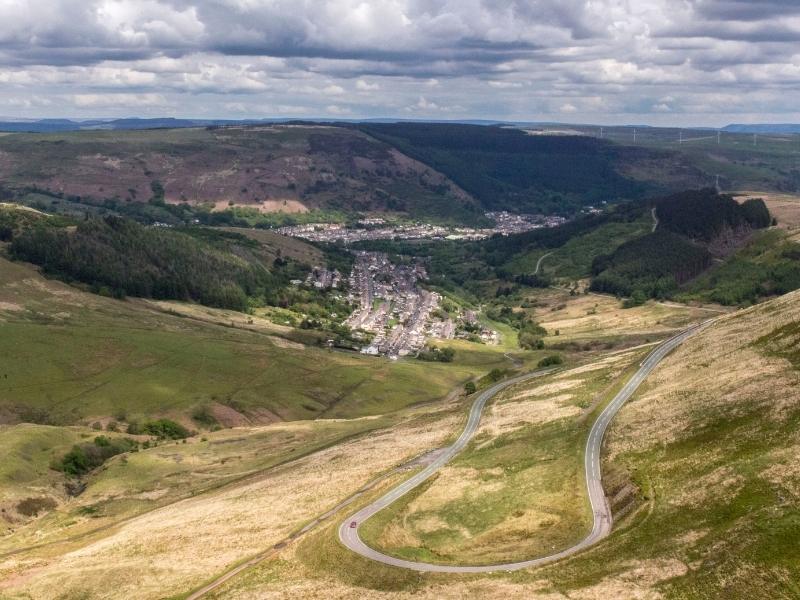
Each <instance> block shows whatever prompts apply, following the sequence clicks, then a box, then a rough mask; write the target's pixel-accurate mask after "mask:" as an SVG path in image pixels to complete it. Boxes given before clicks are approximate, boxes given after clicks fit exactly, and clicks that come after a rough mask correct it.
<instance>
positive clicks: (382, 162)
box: [0, 123, 483, 223]
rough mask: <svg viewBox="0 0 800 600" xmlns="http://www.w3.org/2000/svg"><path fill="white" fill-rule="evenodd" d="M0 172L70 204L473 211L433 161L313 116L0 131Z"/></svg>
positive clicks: (454, 214)
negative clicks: (237, 123)
mask: <svg viewBox="0 0 800 600" xmlns="http://www.w3.org/2000/svg"><path fill="white" fill-rule="evenodd" d="M134 124H135V123H134ZM54 126H60V125H59V124H54ZM0 181H1V182H2V183H3V185H4V186H5V187H6V188H8V189H11V190H12V191H16V193H17V194H18V195H19V194H24V193H25V192H26V191H27V192H31V191H34V192H36V191H44V192H46V193H49V194H58V195H59V197H61V198H63V200H66V201H68V202H73V203H74V202H90V203H95V204H96V203H101V204H102V203H104V202H108V201H110V202H116V203H123V204H125V203H129V204H133V203H138V204H142V203H144V204H147V203H148V201H151V200H155V201H165V202H167V203H170V204H180V203H184V202H186V203H189V204H194V205H208V206H211V207H213V208H214V209H215V210H217V211H223V210H226V209H228V208H230V207H233V206H236V207H249V208H251V209H254V210H258V211H261V212H275V211H282V212H285V213H303V212H308V211H314V210H326V211H342V212H346V213H354V212H358V211H377V212H384V211H388V212H395V213H401V214H407V215H409V216H413V217H417V218H427V219H432V220H440V221H457V222H463V223H475V222H477V221H480V220H482V219H483V215H482V213H483V209H482V207H481V206H480V205H479V204H478V203H477V202H476V201H475V200H474V199H473V198H472V197H471V196H470V195H469V194H468V193H466V192H464V191H463V190H462V189H461V188H459V186H458V185H456V184H455V183H453V181H452V180H450V179H449V178H447V177H446V176H444V175H442V174H441V173H439V172H437V171H436V170H434V169H432V168H430V167H429V166H427V165H425V164H422V163H420V162H419V161H417V160H414V159H413V158H411V157H409V156H407V155H405V154H403V153H402V152H400V151H399V150H397V149H396V148H393V147H392V146H390V145H388V144H386V143H384V142H380V141H378V140H375V139H373V138H371V137H369V136H367V135H365V134H364V133H362V132H359V131H356V130H354V129H350V128H342V127H333V126H327V125H319V124H316V125H309V124H307V125H263V126H253V127H243V126H242V127H224V128H220V127H194V128H183V129H147V130H126V131H102V130H95V131H72V132H55V133H48V134H41V133H38V134H36V133H34V134H13V135H5V136H2V137H0Z"/></svg>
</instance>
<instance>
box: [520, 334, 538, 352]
mask: <svg viewBox="0 0 800 600" xmlns="http://www.w3.org/2000/svg"><path fill="white" fill-rule="evenodd" d="M518 342H519V347H520V348H525V349H526V350H542V349H543V348H544V340H543V339H542V338H540V337H537V336H536V335H534V334H532V333H530V332H529V331H523V332H522V333H520V334H519V338H518Z"/></svg>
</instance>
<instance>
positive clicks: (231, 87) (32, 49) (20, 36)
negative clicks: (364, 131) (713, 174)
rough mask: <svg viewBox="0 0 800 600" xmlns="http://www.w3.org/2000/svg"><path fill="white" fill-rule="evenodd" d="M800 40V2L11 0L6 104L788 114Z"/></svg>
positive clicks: (89, 112)
mask: <svg viewBox="0 0 800 600" xmlns="http://www.w3.org/2000/svg"><path fill="white" fill-rule="evenodd" d="M798 41H800V2H797V1H796V0H784V1H781V0H766V1H761V2H759V1H754V2H744V1H739V0H683V1H679V0H637V1H636V2H632V1H630V0H591V1H589V0H427V1H425V0H369V1H366V0H316V1H314V0H0V84H1V85H0V114H4V115H11V116H42V115H52V114H55V113H59V114H65V113H69V114H70V115H71V116H103V115H109V116H112V115H117V114H131V113H132V112H136V113H141V114H186V115H187V116H190V114H191V115H196V116H211V115H216V116H233V117H235V116H270V115H276V116H280V115H291V116H328V115H338V116H379V115H394V116H403V117H437V118H463V117H496V118H526V119H536V118H548V119H550V118H563V119H564V120H568V119H569V120H574V119H576V118H578V117H580V118H583V119H586V120H590V119H595V120H607V121H620V120H630V119H635V120H637V121H642V120H643V119H644V120H648V119H649V120H650V121H652V122H654V123H657V122H666V121H667V120H669V119H672V122H676V123H681V122H683V123H688V122H691V121H693V120H694V121H697V120H703V121H709V120H714V121H718V120H724V119H728V118H735V117H737V116H741V117H742V120H744V119H751V118H755V117H756V116H763V118H764V120H768V119H769V117H770V115H780V118H781V119H787V118H797V116H798V115H797V110H798V109H796V108H795V107H794V106H793V104H794V103H793V102H791V97H792V94H796V92H797V91H798V87H799V86H800V67H799V66H798V65H800V53H799V52H800V50H799V48H800V46H798V43H797V42H798ZM795 97H796V96H795ZM744 100H746V101H744Z"/></svg>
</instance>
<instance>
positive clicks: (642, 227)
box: [508, 214, 652, 279]
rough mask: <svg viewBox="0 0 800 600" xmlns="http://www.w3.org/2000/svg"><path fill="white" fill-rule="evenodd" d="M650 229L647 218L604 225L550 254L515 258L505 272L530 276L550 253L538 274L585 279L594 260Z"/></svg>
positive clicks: (577, 237) (535, 251)
mask: <svg viewBox="0 0 800 600" xmlns="http://www.w3.org/2000/svg"><path fill="white" fill-rule="evenodd" d="M651 228H652V221H651V219H650V215H649V214H647V215H643V216H642V218H641V219H639V220H637V221H633V222H631V223H607V224H605V225H601V226H600V227H597V228H596V229H594V230H592V231H590V232H588V233H586V234H583V235H579V236H576V237H574V238H572V239H570V240H569V241H568V242H567V243H566V244H564V245H563V246H561V247H559V248H556V249H555V250H554V251H552V252H551V251H550V250H540V249H537V250H533V251H530V252H525V253H523V254H521V255H519V256H517V257H515V258H514V259H513V260H512V261H511V262H510V263H509V265H508V268H509V270H510V271H511V272H512V273H515V274H531V273H533V271H534V270H535V268H536V262H537V261H538V260H539V258H540V257H541V256H543V255H544V254H548V253H550V254H549V255H548V256H547V258H545V259H544V260H543V261H542V264H541V267H540V269H541V273H540V274H542V275H550V276H553V277H558V278H564V279H580V278H582V277H588V276H589V274H590V269H591V266H592V260H593V259H594V258H595V257H596V256H598V255H600V254H608V253H610V252H613V250H614V249H615V248H616V247H618V246H619V245H620V244H622V243H624V242H626V241H628V240H632V239H634V238H637V237H640V236H642V235H645V234H646V233H649V232H650V229H651Z"/></svg>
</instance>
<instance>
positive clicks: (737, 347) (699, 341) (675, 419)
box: [608, 292, 800, 458]
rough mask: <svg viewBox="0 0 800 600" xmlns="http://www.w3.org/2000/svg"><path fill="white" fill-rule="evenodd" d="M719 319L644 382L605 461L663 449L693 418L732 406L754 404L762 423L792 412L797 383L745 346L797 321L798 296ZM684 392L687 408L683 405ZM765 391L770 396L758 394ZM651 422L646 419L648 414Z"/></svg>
mask: <svg viewBox="0 0 800 600" xmlns="http://www.w3.org/2000/svg"><path fill="white" fill-rule="evenodd" d="M769 305H770V310H764V307H763V306H761V305H757V306H754V307H751V308H749V309H746V310H745V311H740V312H739V313H736V314H733V315H728V316H725V317H722V318H721V319H720V320H718V321H717V322H716V323H714V324H713V325H712V326H711V327H709V328H708V329H706V330H705V331H704V332H703V334H702V335H699V336H695V337H692V338H690V340H689V341H687V342H686V343H684V344H683V345H681V346H680V347H679V348H678V349H677V350H676V351H675V352H674V353H672V354H671V355H670V356H669V357H667V359H666V360H665V361H664V362H663V363H662V365H661V366H659V368H658V369H657V370H656V371H655V372H654V373H653V374H652V375H651V376H650V377H649V378H648V380H647V382H646V383H645V387H644V392H643V393H640V394H639V396H638V397H637V398H636V399H635V401H633V402H630V403H629V404H628V405H627V406H626V408H625V410H624V411H623V412H622V413H621V414H620V415H619V417H618V418H617V419H616V420H615V422H614V425H613V432H614V435H613V436H612V437H611V441H610V443H609V447H608V449H609V452H610V456H611V457H612V458H613V457H614V456H615V455H616V454H618V453H620V452H625V451H629V450H631V449H633V448H641V446H642V443H643V442H645V440H646V443H647V444H648V445H650V444H652V443H654V442H656V441H657V442H660V443H665V442H670V441H672V440H674V439H676V438H677V437H678V436H679V435H680V433H681V432H682V431H683V430H684V428H685V427H686V426H687V425H688V424H690V423H692V422H693V419H694V417H695V415H696V414H698V413H713V412H715V411H717V410H718V409H719V408H720V407H724V406H726V405H728V404H729V403H731V402H732V401H733V400H734V399H736V398H741V397H752V398H754V399H755V401H756V402H761V403H762V405H763V409H764V411H765V412H766V413H767V414H768V415H769V416H770V418H773V419H776V420H780V419H781V418H782V414H784V411H785V409H787V408H789V407H792V406H795V405H796V404H797V401H798V397H797V394H792V393H784V394H780V393H775V392H777V391H779V390H797V389H798V387H799V386H800V376H798V373H797V371H792V370H791V369H787V361H786V359H783V358H779V357H775V356H769V355H766V354H765V353H764V352H763V351H762V350H761V349H759V348H756V347H754V346H753V345H752V342H753V341H754V340H755V339H757V338H758V337H760V336H762V335H764V334H766V333H768V332H770V331H773V330H775V329H777V328H779V327H782V326H784V325H786V324H788V323H793V322H796V321H797V320H800V295H799V294H798V292H793V293H791V294H787V295H786V296H782V297H780V298H777V299H775V300H773V301H772V302H770V303H769ZM689 390H691V392H690V394H691V396H690V397H691V400H692V401H691V402H687V401H685V399H686V398H687V393H689V392H688V391H689ZM765 390H770V391H771V392H772V393H769V394H766V393H764V391H765ZM655 413H657V414H658V415H659V418H658V419H653V414H655Z"/></svg>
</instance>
